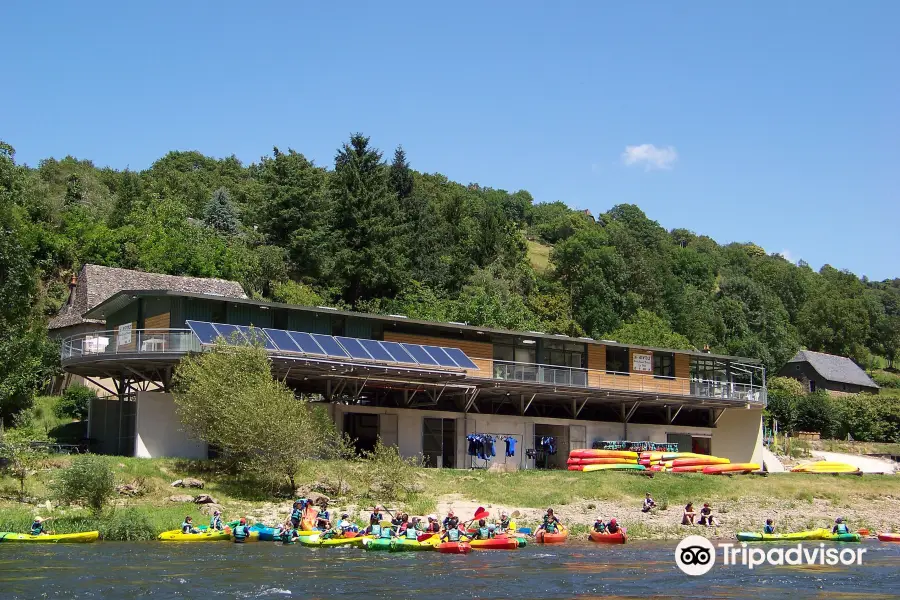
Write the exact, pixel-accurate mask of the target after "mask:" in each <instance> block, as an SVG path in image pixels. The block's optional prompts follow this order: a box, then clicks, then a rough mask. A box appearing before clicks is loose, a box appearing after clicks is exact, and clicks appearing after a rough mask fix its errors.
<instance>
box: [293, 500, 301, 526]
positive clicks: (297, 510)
mask: <svg viewBox="0 0 900 600" xmlns="http://www.w3.org/2000/svg"><path fill="white" fill-rule="evenodd" d="M302 519H303V501H302V500H297V501H296V502H294V507H293V508H292V509H291V527H293V528H294V529H297V528H298V527H300V521H301V520H302Z"/></svg>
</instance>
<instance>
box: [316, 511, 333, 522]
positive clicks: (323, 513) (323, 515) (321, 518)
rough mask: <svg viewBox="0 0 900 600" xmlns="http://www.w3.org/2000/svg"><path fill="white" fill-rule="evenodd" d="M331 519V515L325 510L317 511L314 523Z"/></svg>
mask: <svg viewBox="0 0 900 600" xmlns="http://www.w3.org/2000/svg"><path fill="white" fill-rule="evenodd" d="M330 520H331V515H330V514H328V511H327V510H323V511H319V515H318V516H317V517H316V524H317V525H318V524H319V523H325V522H326V521H330Z"/></svg>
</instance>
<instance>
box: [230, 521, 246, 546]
mask: <svg viewBox="0 0 900 600" xmlns="http://www.w3.org/2000/svg"><path fill="white" fill-rule="evenodd" d="M232 534H233V535H234V541H235V542H243V541H244V540H245V539H247V537H248V536H249V535H250V528H249V527H247V526H246V525H238V526H236V527H235V528H234V529H233V530H232Z"/></svg>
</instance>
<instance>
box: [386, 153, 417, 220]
mask: <svg viewBox="0 0 900 600" xmlns="http://www.w3.org/2000/svg"><path fill="white" fill-rule="evenodd" d="M389 177H390V182H391V190H392V191H393V192H394V193H395V194H396V195H397V199H398V200H400V204H401V206H402V205H403V204H404V202H405V200H406V199H407V198H409V197H410V196H412V194H413V185H414V179H413V174H412V169H410V168H409V161H407V160H406V152H404V150H403V146H397V149H396V150H394V160H393V162H392V163H391V169H390V175H389Z"/></svg>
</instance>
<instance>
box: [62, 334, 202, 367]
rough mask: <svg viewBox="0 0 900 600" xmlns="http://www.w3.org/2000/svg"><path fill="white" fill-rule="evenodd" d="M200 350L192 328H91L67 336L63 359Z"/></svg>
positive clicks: (64, 342)
mask: <svg viewBox="0 0 900 600" xmlns="http://www.w3.org/2000/svg"><path fill="white" fill-rule="evenodd" d="M194 351H197V352H199V351H200V341H199V340H198V339H197V336H195V335H194V334H193V333H192V332H191V330H190V329H132V330H130V331H92V332H90V333H81V334H78V335H73V336H69V337H67V338H65V339H64V340H63V342H62V349H61V351H60V358H61V359H62V360H63V361H66V360H70V359H74V358H82V357H87V356H98V355H99V356H107V355H110V354H160V353H167V352H175V353H179V352H181V353H184V352H194Z"/></svg>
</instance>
